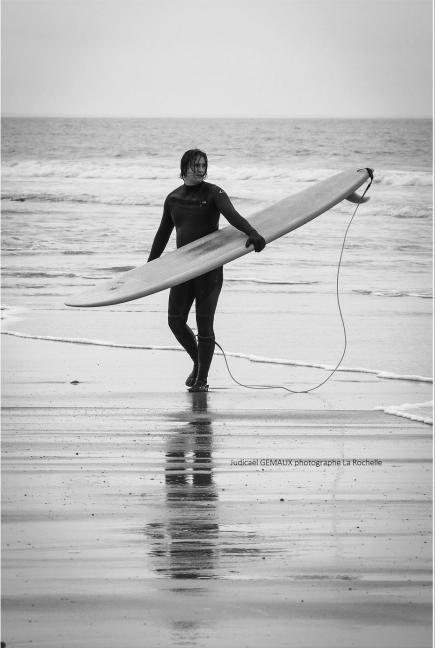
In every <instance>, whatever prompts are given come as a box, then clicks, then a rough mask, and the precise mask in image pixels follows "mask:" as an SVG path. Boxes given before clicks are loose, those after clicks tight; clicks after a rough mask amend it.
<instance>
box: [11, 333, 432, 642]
mask: <svg viewBox="0 0 435 648" xmlns="http://www.w3.org/2000/svg"><path fill="white" fill-rule="evenodd" d="M4 343H5V344H4V347H5V356H6V364H7V365H9V366H10V367H12V363H8V362H7V360H8V357H12V356H13V358H14V363H13V369H12V368H11V370H10V372H6V376H5V380H6V385H5V391H4V397H3V401H4V406H5V407H4V412H3V476H2V481H3V513H4V522H3V538H2V542H3V633H2V634H3V636H2V639H3V640H4V641H5V642H6V644H7V646H8V647H9V646H29V645H32V646H37V647H38V648H43V647H44V648H45V647H48V646H53V647H54V646H55V647H56V648H60V647H65V648H69V647H71V648H72V647H75V646H83V647H86V648H93V647H94V646H95V647H100V646H101V647H103V646H104V647H105V648H112V647H113V648H114V647H115V646H116V647H119V646H128V647H129V648H135V647H139V646H140V647H143V646H151V647H159V646H161V647H164V646H198V647H201V648H202V647H216V648H217V647H220V646H222V645H228V646H237V647H239V646H247V647H249V648H251V647H253V648H255V647H256V646H264V645H265V643H266V642H268V643H269V644H270V645H273V646H278V647H284V646H285V647H293V646H294V647H295V648H305V647H306V648H308V647H310V648H317V647H319V648H320V647H322V648H329V647H330V648H333V647H334V648H336V647H337V648H338V647H340V648H341V647H343V648H349V647H350V646H355V647H366V646H371V647H373V648H377V647H379V648H380V647H382V648H384V647H385V648H386V647H390V646H395V647H399V648H400V647H403V648H405V647H406V648H409V646H413V647H415V648H426V646H430V645H431V636H432V635H431V618H432V613H431V601H432V590H431V558H432V551H431V535H430V534H431V522H430V515H431V510H432V507H431V484H432V464H431V449H432V445H431V444H432V435H431V432H432V430H431V427H430V426H428V425H425V424H422V423H417V422H413V421H409V420H406V419H402V418H399V417H395V416H390V415H388V414H385V413H384V412H381V411H372V410H370V409H369V405H367V403H369V404H370V402H371V401H373V403H375V402H379V400H381V401H382V400H384V401H385V402H386V403H387V402H391V403H394V402H403V400H400V398H401V396H402V394H398V393H397V390H401V389H403V390H405V389H408V391H409V389H410V386H409V385H406V384H405V385H403V383H400V384H397V383H395V384H393V383H392V382H391V381H384V382H381V381H376V380H375V379H373V378H370V377H369V378H367V380H366V381H363V382H361V381H359V382H358V384H357V385H356V384H355V383H352V375H350V376H346V380H344V379H343V377H342V376H341V377H340V376H338V377H337V380H335V381H332V382H331V383H328V385H327V386H325V389H324V390H323V391H322V393H319V394H317V395H312V396H307V395H297V396H292V397H287V396H286V395H284V394H282V393H280V392H273V391H270V392H246V391H243V390H241V389H239V388H236V387H234V388H233V387H232V386H231V385H230V386H228V383H226V385H225V383H223V382H222V381H221V380H220V374H219V371H217V374H216V377H217V379H216V385H217V386H216V388H215V389H214V390H213V391H211V392H210V393H209V394H197V395H191V394H188V393H186V392H185V391H183V389H182V388H180V387H179V382H180V376H181V375H182V372H183V371H184V365H180V362H181V356H182V354H174V353H172V354H170V353H164V352H148V353H146V352H143V353H142V354H136V353H132V352H128V351H127V352H126V351H125V350H107V349H97V350H96V349H83V348H80V347H75V346H74V345H65V344H55V343H48V342H40V341H35V340H23V339H11V338H10V339H8V340H4ZM8 354H9V356H8ZM174 359H175V360H174ZM171 363H174V364H173V367H174V368H173V371H172V372H171V371H170V366H171ZM139 367H142V368H143V369H144V373H145V374H146V375H147V381H146V383H145V380H144V379H143V377H142V376H141V375H140V374H139V372H138V368H139ZM238 368H240V370H241V371H242V369H243V367H242V364H240V367H238ZM104 376H106V382H104ZM162 376H165V377H166V378H165V380H166V383H165V382H164V381H163V379H162ZM150 377H152V379H151V380H150ZM298 377H300V378H301V379H302V378H303V376H302V375H301V376H298ZM75 379H76V380H78V384H75V385H73V384H71V383H72V381H74V380H75ZM165 384H166V388H167V392H165ZM428 388H429V387H428V386H427V385H426V386H425V385H418V384H416V385H413V386H412V389H414V390H422V391H423V390H426V391H425V393H424V394H423V393H421V394H417V393H414V394H413V398H414V400H415V401H418V400H421V401H424V400H427V393H426V392H427V390H428ZM394 390H396V391H394ZM393 392H394V393H393ZM375 396H376V398H375ZM362 402H364V403H365V407H364V408H362V407H361V403H362ZM277 460H279V461H277ZM298 460H299V461H302V462H303V463H300V464H297V463H296V462H297V461H298ZM354 460H356V463H354ZM367 460H368V461H371V462H373V463H372V464H370V463H367ZM347 461H348V462H349V464H347V463H345V462H347ZM248 462H249V463H248ZM255 462H257V463H255ZM290 462H291V463H290ZM307 462H308V463H307ZM313 462H314V463H313ZM316 462H317V463H316ZM322 462H323V463H322ZM324 462H330V463H329V464H327V463H324ZM360 462H361V463H360Z"/></svg>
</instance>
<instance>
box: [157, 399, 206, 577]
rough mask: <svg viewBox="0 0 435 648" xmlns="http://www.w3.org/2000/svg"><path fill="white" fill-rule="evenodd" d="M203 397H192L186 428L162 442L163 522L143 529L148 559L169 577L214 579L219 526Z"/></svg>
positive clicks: (178, 430)
mask: <svg viewBox="0 0 435 648" xmlns="http://www.w3.org/2000/svg"><path fill="white" fill-rule="evenodd" d="M207 396H208V394H207V393H206V392H202V393H195V394H192V396H191V397H190V398H192V410H191V412H189V413H188V416H187V417H186V418H187V422H186V424H185V425H184V426H183V427H182V428H180V427H177V428H176V430H175V432H174V434H172V435H171V436H170V437H169V438H168V441H167V445H166V453H165V456H166V461H165V484H166V511H165V513H166V515H165V517H166V520H165V521H164V522H161V523H155V524H150V525H148V527H147V531H148V533H149V534H150V535H151V537H152V538H153V540H154V543H153V544H154V548H153V549H152V550H151V555H152V556H154V557H156V558H158V559H159V563H160V564H159V565H158V566H157V568H156V570H157V571H158V572H159V573H161V574H164V575H168V576H170V577H171V578H213V577H214V565H215V561H216V556H217V546H218V543H217V536H218V532H219V526H218V522H217V510H216V500H217V494H216V488H215V485H214V483H213V460H212V443H213V438H212V423H211V420H210V418H209V417H208V415H207ZM190 398H189V400H190ZM186 418H185V419H184V420H186Z"/></svg>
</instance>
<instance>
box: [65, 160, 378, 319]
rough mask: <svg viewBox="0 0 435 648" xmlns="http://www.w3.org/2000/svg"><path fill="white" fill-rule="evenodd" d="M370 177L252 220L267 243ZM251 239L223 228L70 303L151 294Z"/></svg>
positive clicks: (341, 179)
mask: <svg viewBox="0 0 435 648" xmlns="http://www.w3.org/2000/svg"><path fill="white" fill-rule="evenodd" d="M369 176H370V174H369V171H368V170H367V169H358V170H352V171H344V172H343V173H339V174H337V175H334V176H332V177H331V178H328V179H326V180H323V181H321V182H318V183H316V184H315V185H313V186H311V187H309V188H308V189H305V190H304V191H301V192H299V193H297V194H294V195H292V196H289V197H288V198H284V200H281V201H280V202H278V203H275V204H274V205H272V206H270V207H266V209H262V210H261V211H259V212H256V213H255V214H253V215H252V216H251V217H250V218H248V219H247V220H249V222H250V224H251V225H252V226H253V227H255V229H256V230H257V231H258V232H259V233H260V234H261V235H262V236H263V237H264V238H265V240H266V243H270V242H271V241H274V240H275V239H277V238H279V237H280V236H283V235H284V234H288V233H289V232H291V231H292V230H294V229H297V228H298V227H301V225H304V224H305V223H308V222H309V221H310V220H312V219H313V218H316V216H319V215H320V214H323V213H324V212H325V211H327V210H328V209H331V207H334V205H336V204H337V203H339V202H341V201H342V200H345V199H348V200H351V201H352V202H358V200H359V198H358V196H357V195H355V191H356V190H357V189H358V188H359V187H360V186H361V185H362V184H363V183H364V182H366V180H368V179H369ZM246 238H247V237H246V234H244V233H243V232H240V231H239V230H237V229H235V228H234V227H232V226H227V227H224V228H222V229H220V230H218V231H217V232H213V233H212V234H208V235H207V236H204V237H202V238H200V239H198V240H196V241H193V243H189V244H188V245H184V246H183V247H181V248H179V249H177V250H173V251H172V252H168V253H166V254H163V256H161V257H160V258H158V259H155V260H154V261H150V262H149V263H146V264H145V265H142V266H139V267H137V268H134V270H128V271H127V272H123V273H122V274H120V275H119V276H118V277H117V278H116V279H112V280H105V281H101V282H99V283H98V284H97V285H96V286H95V287H93V288H91V289H89V290H87V291H86V292H83V293H81V294H79V295H77V296H73V297H71V298H70V299H68V301H67V302H65V304H66V305H67V306H76V307H91V306H92V307H93V306H110V305H112V304H121V303H122V302H126V301H131V300H133V299H139V298H140V297H146V296H147V295H152V294H153V293H155V292H159V291H160V290H165V289H166V288H171V287H172V286H176V285H178V284H180V283H183V282H184V281H188V280H189V279H193V278H194V277H198V276H199V275H201V274H204V273H205V272H208V271H209V270H213V268H218V267H219V266H222V265H224V264H225V263H229V261H233V260H234V259H237V258H239V257H241V256H243V255H244V254H248V253H249V252H252V251H253V246H252V245H251V246H250V247H249V248H246V247H245V244H246Z"/></svg>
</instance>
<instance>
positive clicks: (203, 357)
mask: <svg viewBox="0 0 435 648" xmlns="http://www.w3.org/2000/svg"><path fill="white" fill-rule="evenodd" d="M222 282H223V271H222V268H216V270H212V271H211V272H207V273H206V274H205V275H201V277H198V278H197V279H195V298H196V323H197V325H198V375H197V377H196V382H195V384H194V385H193V386H192V391H200V390H201V388H203V390H206V388H207V378H208V372H209V369H210V365H211V361H212V359H213V354H214V348H215V335H214V329H213V322H214V315H215V312H216V306H217V303H218V299H219V295H220V292H221V289H222Z"/></svg>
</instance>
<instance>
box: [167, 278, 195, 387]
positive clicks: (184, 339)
mask: <svg viewBox="0 0 435 648" xmlns="http://www.w3.org/2000/svg"><path fill="white" fill-rule="evenodd" d="M194 296H195V295H194V286H193V282H192V281H186V282H185V283H183V284H180V285H179V286H174V287H173V288H171V290H170V292H169V304H168V324H169V328H170V329H171V331H172V333H173V334H174V335H175V337H176V338H177V340H178V342H179V343H180V344H181V346H182V347H183V348H184V349H185V350H186V351H187V353H188V354H189V356H190V357H191V358H192V361H193V370H192V373H191V374H189V376H188V378H187V380H186V385H188V386H191V385H193V383H194V382H195V380H196V375H197V371H198V345H197V343H196V339H195V335H194V333H193V331H192V329H191V328H190V327H189V326H188V325H187V318H188V316H189V311H190V309H191V307H192V304H193V299H194Z"/></svg>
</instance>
